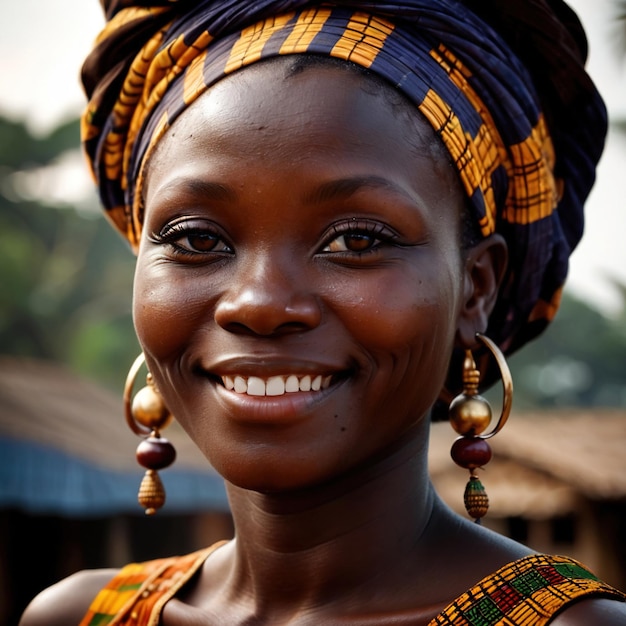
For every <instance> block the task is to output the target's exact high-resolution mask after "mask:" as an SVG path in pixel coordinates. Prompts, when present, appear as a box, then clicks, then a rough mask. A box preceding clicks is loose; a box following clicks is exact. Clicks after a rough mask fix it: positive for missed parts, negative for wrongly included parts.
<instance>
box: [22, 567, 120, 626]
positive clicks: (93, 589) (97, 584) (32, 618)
mask: <svg viewBox="0 0 626 626" xmlns="http://www.w3.org/2000/svg"><path fill="white" fill-rule="evenodd" d="M117 573H118V570H115V569H94V570H82V571H80V572H76V573H75V574H72V575H71V576H68V577H67V578H64V579H63V580H61V581H59V582H58V583H56V584H54V585H52V586H51V587H48V588H47V589H44V590H43V591H41V592H40V593H39V594H38V595H37V596H35V597H34V598H33V600H32V601H31V602H30V604H29V605H28V607H27V608H26V610H25V611H24V614H23V615H22V619H21V620H20V623H19V626H67V625H68V624H79V623H80V621H81V620H82V618H83V617H84V615H85V614H86V613H87V610H88V609H89V605H90V604H91V602H92V600H93V599H94V598H95V597H96V595H97V594H98V592H99V591H100V590H101V589H102V588H103V587H104V586H105V585H106V584H107V583H108V582H109V581H110V580H111V579H112V578H113V577H114V576H115V575H116V574H117Z"/></svg>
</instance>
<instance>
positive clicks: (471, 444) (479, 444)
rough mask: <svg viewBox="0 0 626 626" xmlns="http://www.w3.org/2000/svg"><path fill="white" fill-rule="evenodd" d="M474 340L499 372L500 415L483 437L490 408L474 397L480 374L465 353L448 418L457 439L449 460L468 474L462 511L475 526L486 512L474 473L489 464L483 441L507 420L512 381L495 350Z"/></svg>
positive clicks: (484, 496)
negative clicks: (457, 391)
mask: <svg viewBox="0 0 626 626" xmlns="http://www.w3.org/2000/svg"><path fill="white" fill-rule="evenodd" d="M476 338H477V339H478V340H479V341H481V342H482V343H483V344H485V346H487V348H488V349H489V351H490V352H491V353H492V354H493V356H494V357H495V359H496V362H497V364H498V367H499V369H500V375H501V378H502V412H501V413H500V417H499V419H498V422H497V423H496V425H495V426H494V428H493V429H492V430H490V431H489V432H487V433H485V430H486V429H487V427H488V426H489V424H490V422H491V406H490V405H489V403H488V402H487V400H485V398H483V397H482V396H481V395H480V394H479V393H478V384H479V382H480V372H479V371H478V369H477V368H476V363H475V362H474V357H473V356H472V352H471V350H466V351H465V359H464V361H463V391H462V392H461V393H460V394H459V395H458V396H457V397H456V398H454V400H452V402H451V403H450V407H449V409H448V415H449V418H450V423H451V424H452V427H453V428H454V430H456V432H457V433H459V434H460V435H461V436H460V437H458V438H457V439H456V440H455V441H454V443H453V444H452V449H451V450H450V456H451V457H452V460H453V461H454V462H455V463H456V464H457V465H459V466H460V467H463V468H465V469H467V470H469V472H470V477H469V481H468V482H467V485H466V486H465V493H464V494H463V501H464V504H465V510H466V511H467V513H468V515H469V516H470V517H472V518H474V521H475V522H476V523H478V524H479V523H480V520H481V518H482V517H484V516H485V515H486V513H487V510H488V509H489V497H488V496H487V492H486V491H485V487H484V486H483V484H482V483H481V481H480V479H479V478H478V475H477V474H476V471H477V470H478V469H479V468H483V467H484V466H485V465H487V463H489V461H490V460H491V447H490V446H489V444H488V443H487V439H491V437H493V436H494V435H495V434H497V433H498V432H500V430H502V427H503V426H504V425H505V424H506V421H507V419H508V418H509V414H510V412H511V405H512V403H513V379H512V378H511V371H510V370H509V366H508V365H507V363H506V359H505V358H504V355H503V354H502V352H501V351H500V349H499V348H498V346H497V345H496V344H495V343H494V342H493V341H492V340H491V339H489V338H488V337H485V335H482V334H481V333H476Z"/></svg>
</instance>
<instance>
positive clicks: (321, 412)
mask: <svg viewBox="0 0 626 626" xmlns="http://www.w3.org/2000/svg"><path fill="white" fill-rule="evenodd" d="M133 4H134V3H133V2H130V1H123V0H119V1H117V2H114V1H112V2H104V5H105V8H106V10H107V18H108V19H109V23H108V25H107V28H106V29H105V31H104V32H103V34H102V35H101V37H100V39H99V42H98V45H97V47H96V49H95V51H94V53H93V54H92V55H91V56H90V58H89V59H88V61H87V63H86V65H85V68H84V83H85V87H86V91H87V93H88V95H89V97H90V105H89V107H88V110H87V112H86V114H85V117H84V120H83V122H84V124H83V136H84V139H85V146H86V150H87V153H88V155H89V158H90V160H91V163H92V166H93V171H94V174H95V177H96V179H97V181H98V185H99V189H100V192H101V197H102V201H103V204H104V206H105V208H106V209H107V214H108V216H109V217H110V218H111V220H112V222H113V223H114V224H115V226H116V227H117V228H119V229H120V231H121V232H122V233H123V234H124V235H125V236H126V237H127V239H128V240H129V242H130V245H131V246H132V248H133V249H134V251H135V252H136V253H137V270H136V277H135V290H134V322H135V326H136V330H137V334H138V337H139V340H140V343H141V345H142V348H143V353H144V355H145V359H146V363H147V366H148V368H149V370H150V372H151V375H152V376H153V378H154V381H155V384H156V387H157V388H158V391H159V393H160V395H161V396H162V398H163V400H164V402H165V404H166V405H167V407H168V408H169V410H170V411H171V413H172V414H173V415H175V416H176V419H178V420H179V421H180V423H181V424H182V426H183V427H184V428H185V430H186V431H187V432H188V433H189V435H190V436H191V437H192V439H193V440H194V441H195V443H196V444H197V445H198V447H199V448H200V449H201V450H202V451H203V453H204V454H205V455H206V457H207V459H208V460H209V461H210V462H211V464H212V465H213V466H214V467H215V468H216V469H217V471H219V472H220V473H221V475H222V476H223V477H224V479H225V481H226V485H227V489H228V494H229V498H230V504H231V510H232V514H233V519H234V523H235V530H236V533H235V539H234V540H232V541H230V542H224V543H220V544H219V545H217V546H212V547H210V548H209V549H206V550H202V551H199V552H197V553H195V554H193V555H189V556H187V557H182V558H180V559H166V560H160V561H156V562H151V563H149V564H135V565H131V566H129V567H127V568H124V569H123V570H121V571H120V572H114V571H95V572H82V573H79V574H76V575H74V576H72V577H70V578H68V579H66V580H65V581H62V582H61V583H59V584H57V585H55V586H54V587H52V588H50V589H48V590H46V591H44V592H43V593H42V594H40V595H39V596H38V597H37V598H36V599H35V600H34V601H33V602H32V603H31V605H30V607H29V608H28V609H27V611H26V612H25V614H24V617H23V619H22V622H21V623H22V625H23V626H32V625H37V624H46V625H47V626H50V625H54V624H63V625H64V626H66V625H68V624H110V623H111V624H113V623H115V624H157V623H158V624H163V625H177V624H178V625H183V624H185V625H189V624H198V625H199V624H229V625H230V624H316V625H319V624H368V625H369V624H433V625H434V624H473V625H477V624H480V625H483V624H485V625H486V624H533V625H534V624H545V623H548V621H549V622H550V623H551V624H555V625H563V624H585V625H588V624H600V623H601V624H607V625H610V624H622V623H624V620H625V619H626V604H624V599H625V598H624V596H623V594H621V592H619V591H617V590H614V589H612V588H610V587H609V586H608V585H605V584H603V583H601V582H600V581H597V580H596V579H595V578H594V577H593V575H592V574H590V573H589V572H587V570H585V569H584V567H583V566H581V565H580V564H578V563H576V562H575V561H571V560H569V559H566V558H564V557H549V556H545V555H534V554H533V552H532V551H531V550H530V549H529V548H527V547H525V546H522V545H519V544H517V543H514V542H512V541H510V540H508V539H506V538H504V537H501V536H499V535H496V534H494V533H492V532H490V531H487V530H485V529H483V528H482V527H480V526H479V525H476V524H473V523H471V522H470V521H468V520H464V519H461V518H460V517H458V516H457V515H455V514H454V513H452V512H451V511H450V510H449V509H448V508H447V507H446V506H445V505H443V504H442V502H441V501H440V500H439V499H438V497H437V495H436V494H435V493H434V491H433V488H432V486H431V484H430V482H429V478H428V474H427V466H426V452H427V445H428V443H427V442H428V430H429V421H430V416H431V414H432V413H433V407H434V406H436V405H438V399H439V398H444V397H449V396H450V395H451V392H452V390H457V389H459V378H460V376H461V373H460V372H461V362H462V360H463V359H462V358H459V355H460V356H461V357H462V355H463V354H466V353H467V352H466V351H468V350H469V351H473V352H475V353H476V354H477V355H480V354H481V353H480V350H479V349H480V347H481V346H482V341H483V340H482V339H481V337H482V335H477V333H485V334H486V335H487V336H488V337H490V338H491V340H493V341H494V342H495V343H496V344H497V345H499V346H500V348H502V350H504V351H505V352H507V353H510V352H511V351H513V350H515V349H517V348H518V347H520V346H521V345H522V344H523V343H525V342H526V341H528V340H529V339H531V338H532V337H534V336H535V335H537V334H538V333H539V332H540V331H541V330H542V329H543V327H545V325H546V323H547V322H548V321H549V320H550V319H551V318H552V317H553V315H554V313H555V311H556V308H557V307H558V298H559V293H560V290H561V287H562V284H563V280H564V278H565V274H566V271H567V256H568V254H569V252H570V251H571V249H572V248H573V247H574V246H575V245H576V243H577V241H578V239H579V237H580V234H581V229H582V217H581V215H582V214H581V210H582V204H583V202H584V200H585V198H586V196H587V194H588V192H589V189H590V188H591V185H592V183H593V176H594V168H595V164H596V163H597V160H598V158H599V156H600V153H601V150H602V144H603V140H604V134H605V130H606V119H605V112H604V108H603V105H602V101H601V99H600V97H599V96H598V94H597V92H596V91H595V88H594V87H593V85H592V84H591V82H590V80H589V78H588V77H587V75H586V74H585V73H584V69H583V64H584V58H585V55H586V50H585V40H584V35H583V33H582V30H581V29H580V25H579V23H578V21H577V19H576V17H575V16H574V15H573V14H572V13H571V12H570V11H569V10H568V9H567V7H566V6H565V5H563V4H561V3H560V2H556V1H555V2H544V1H540V0H536V1H532V2H524V3H522V2H513V3H510V2H507V3H498V2H493V3H489V5H488V4H481V9H480V11H481V13H482V15H478V14H476V13H474V12H473V11H472V10H471V9H470V8H468V7H471V3H469V2H467V3H457V2H444V1H443V0H412V1H406V2H397V3H386V2H350V1H345V2H333V3H324V4H319V3H316V2H306V1H287V0H283V1H277V0H275V1H272V0H264V1H259V2H242V1H236V0H227V1H224V2H208V1H204V2H196V3H188V2H184V1H183V0H179V1H178V2H167V1H165V0H164V1H162V2H157V1H155V2H152V3H147V2H136V4H137V5H138V6H133ZM147 4H149V5H150V6H149V7H146V6H144V5H147ZM139 5H140V6H139ZM466 5H467V6H466ZM512 47H513V48H515V49H516V50H517V52H514V51H513V48H512ZM138 52H139V54H137V53H138ZM518 55H519V56H518ZM537 92H538V93H539V95H537ZM487 357H488V354H487V355H486V356H485V353H483V354H482V357H481V358H480V359H479V364H480V368H479V369H480V370H481V376H482V379H483V382H484V383H485V384H489V383H491V382H493V380H494V373H493V368H490V367H488V366H487V365H486V363H487V360H488V359H487ZM491 361H493V359H491ZM442 389H446V390H447V391H446V392H442ZM467 389H468V387H467V381H466V390H467ZM476 432H478V429H476ZM473 434H475V433H474V432H473V431H472V432H466V435H467V438H468V439H469V440H471V442H472V443H475V440H476V438H472V435H473ZM156 440H157V443H155V444H154V445H155V446H156V448H159V446H161V447H160V448H159V449H160V450H161V451H162V449H163V446H165V444H163V442H162V441H159V440H158V437H157V438H156ZM480 441H483V440H480ZM153 443H154V441H153ZM156 448H155V449H156ZM472 454H473V453H471V452H468V453H467V455H466V456H467V458H465V459H463V458H458V457H459V455H458V454H457V457H455V458H457V460H458V461H459V462H461V464H463V463H465V465H466V466H467V467H469V468H470V469H473V461H472V458H469V457H472ZM468 455H469V456H468ZM140 456H141V455H140ZM148 456H149V455H148ZM156 456H159V455H158V454H157V455H156ZM166 456H167V455H166ZM461 456H462V455H461ZM479 456H480V455H479ZM468 458H469V461H468V460H467V459H468ZM144 460H145V459H144ZM168 460H169V459H168ZM145 464H146V465H147V466H148V467H149V468H150V467H151V464H150V462H149V459H148V462H146V463H145ZM164 464H165V462H163V463H161V464H159V463H154V464H153V465H154V467H153V469H157V466H162V465H164ZM479 464H480V463H479ZM157 500H158V498H157ZM151 504H155V506H158V504H159V503H158V502H156V503H154V502H152V501H150V505H151ZM494 572H497V573H496V574H495V576H494V575H493V574H494ZM468 590H469V591H468Z"/></svg>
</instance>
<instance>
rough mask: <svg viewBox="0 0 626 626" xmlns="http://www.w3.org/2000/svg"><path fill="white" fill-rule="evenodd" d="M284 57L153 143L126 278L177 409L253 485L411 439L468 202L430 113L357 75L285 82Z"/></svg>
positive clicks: (281, 482) (438, 344)
mask: <svg viewBox="0 0 626 626" xmlns="http://www.w3.org/2000/svg"><path fill="white" fill-rule="evenodd" d="M290 62H291V61H289V60H282V62H273V63H268V64H258V65H256V66H252V67H251V68H248V69H246V70H243V71H241V72H239V73H237V74H234V75H233V76H231V77H229V78H226V79H224V80H222V81H221V82H220V83H218V85H216V86H215V87H214V88H213V89H211V90H210V91H209V92H207V93H206V94H204V95H203V96H201V97H200V98H199V100H198V101H196V103H194V104H193V105H192V106H191V107H190V108H189V109H188V110H187V111H186V112H185V113H184V114H183V115H182V116H181V117H180V118H179V119H178V121H177V122H176V124H175V125H174V126H173V128H172V129H171V130H170V131H169V132H168V134H167V135H166V136H165V138H164V139H163V140H162V142H161V144H160V145H159V147H158V150H157V151H156V153H155V155H154V156H153V158H152V160H151V161H150V164H149V166H148V171H147V180H146V187H145V197H144V199H145V209H146V213H145V224H144V230H143V235H142V241H141V245H140V249H139V256H138V261H137V271H136V278H135V291H134V320H135V325H136V329H137V333H138V337H139V340H140V342H141V345H142V346H143V349H144V352H145V355H146V358H147V362H148V365H149V367H150V369H151V371H152V373H153V375H154V377H155V380H156V382H157V385H158V387H159V388H160V391H161V393H162V394H163V396H164V398H165V400H166V402H167V404H168V406H169V408H170V410H171V411H172V412H173V414H174V415H175V416H176V418H177V419H178V420H179V421H180V422H181V424H182V425H183V427H184V428H185V430H186V431H187V432H188V433H189V434H190V435H191V437H192V438H193V440H194V441H195V442H196V444H197V445H198V446H199V447H200V449H201V450H202V451H203V452H204V453H205V455H206V456H207V458H208V459H209V460H210V461H211V463H212V464H213V466H214V467H215V468H216V469H217V470H218V471H219V472H220V473H221V474H222V475H223V476H224V477H225V478H226V479H227V480H229V481H231V482H233V483H234V484H237V485H239V486H242V487H245V488H250V489H256V490H260V491H280V490H286V489H292V488H298V487H303V486H312V485H315V484H319V483H321V482H322V481H326V480H328V479H330V478H332V477H333V476H336V475H338V474H341V473H343V472H345V471H347V470H349V469H351V468H354V467H356V466H358V465H359V464H363V463H367V462H368V461H369V460H371V459H373V458H375V457H377V456H378V454H379V453H380V452H381V451H383V450H384V449H385V448H387V447H389V446H391V445H392V444H394V443H396V442H397V441H399V440H401V439H403V438H407V437H408V438H409V439H410V437H411V433H412V429H413V427H414V426H415V425H416V424H417V423H419V422H420V420H422V419H423V418H424V416H425V415H426V414H427V412H428V410H429V407H430V406H431V404H432V403H433V402H434V400H435V399H436V397H437V395H438V393H439V391H440V389H441V387H442V384H443V381H444V377H445V374H446V370H447V365H448V360H449V356H450V352H451V349H452V346H453V341H454V337H455V331H456V328H457V320H458V316H459V311H460V310H461V309H462V298H463V284H464V275H465V270H464V267H463V262H462V255H461V251H460V238H459V222H460V219H459V215H460V211H461V207H462V203H463V199H462V196H461V192H460V190H459V188H458V186H457V183H456V174H455V172H454V171H452V169H451V168H450V166H449V165H448V164H447V162H446V161H445V159H444V158H443V157H442V155H441V151H440V150H439V149H438V147H437V144H436V140H435V137H434V134H433V131H432V130H431V129H430V127H429V126H427V124H426V123H425V122H423V121H422V120H421V119H420V118H419V117H418V115H417V113H416V114H415V116H413V119H410V117H411V116H410V115H409V113H407V110H406V108H404V107H400V108H398V107H397V106H392V103H390V100H389V98H388V97H386V96H385V95H384V94H383V92H382V90H381V89H380V88H373V89H372V88H371V85H370V84H369V82H368V81H367V80H366V79H364V78H363V77H362V76H360V75H357V74H355V73H352V72H348V71H345V70H342V69H339V68H336V67H311V68H307V69H305V70H304V71H302V72H299V73H297V74H294V75H292V76H289V77H288V78H284V76H285V72H286V68H287V67H288V66H289V63H290ZM233 385H234V388H233ZM311 387H313V388H312V389H311ZM259 394H261V395H259ZM263 394H265V395H263ZM274 394H276V395H274ZM418 430H419V429H418Z"/></svg>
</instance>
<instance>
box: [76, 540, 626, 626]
mask: <svg viewBox="0 0 626 626" xmlns="http://www.w3.org/2000/svg"><path fill="white" fill-rule="evenodd" d="M218 545H222V544H218ZM216 547H217V546H216ZM214 549H215V547H213V548H209V549H208V550H202V551H199V552H195V553H193V554H190V555H187V556H184V557H172V558H169V559H160V560H157V561H149V562H147V563H133V564H131V565H127V566H126V567H124V568H123V569H122V570H120V572H119V573H118V574H117V576H115V578H113V579H112V580H111V581H110V582H109V584H108V585H107V586H106V587H105V588H104V589H103V590H102V591H101V592H100V593H99V594H98V595H97V596H96V598H95V600H94V602H93V604H92V606H91V607H90V609H89V612H88V613H87V615H85V617H84V619H83V620H82V622H81V623H80V624H79V626H107V625H111V626H113V625H116V626H157V625H158V624H159V619H160V615H161V611H162V609H163V606H164V605H165V603H166V602H167V601H168V600H169V599H171V598H172V597H174V595H175V594H176V592H177V591H179V590H180V589H181V587H182V586H183V585H184V584H185V583H186V582H187V581H188V580H189V579H190V578H191V577H192V576H193V575H194V574H195V573H196V572H197V571H198V569H199V568H200V567H201V566H202V564H203V563H204V561H205V560H206V558H207V557H208V556H209V554H210V553H211V552H213V550H214ZM587 597H604V598H612V599H614V600H619V601H622V602H623V601H626V596H625V595H624V594H623V593H621V592H620V591H617V590H616V589H614V588H613V587H611V586H610V585H607V584H605V583H603V582H601V581H599V580H598V579H597V578H596V577H595V576H594V575H593V574H592V573H591V572H590V571H589V570H587V569H586V568H585V567H583V566H582V565H581V564H580V563H578V562H577V561H574V560H572V559H569V558H566V557H559V556H546V555H532V556H528V557H525V558H523V559H520V560H519V561H514V562H513V563H511V564H509V565H507V566H505V567H503V568H502V569H500V570H498V571H497V572H495V573H494V574H492V575H491V576H488V577H487V578H485V579H483V580H482V581H480V582H479V583H478V584H477V585H475V586H474V587H472V588H471V589H470V590H469V591H467V592H466V593H464V594H463V595H462V596H460V597H459V598H457V599H456V600H455V601H454V602H452V603H451V604H450V605H448V607H446V609H445V610H444V611H443V612H442V613H440V614H439V615H438V616H437V617H436V618H435V619H434V620H432V621H431V622H430V624H429V626H543V625H544V624H548V623H549V621H550V619H551V618H552V617H554V616H555V615H556V614H557V613H559V612H560V611H562V610H563V609H565V608H567V607H568V606H569V605H571V604H572V603H573V602H577V601H579V600H581V599H583V598H587Z"/></svg>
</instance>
